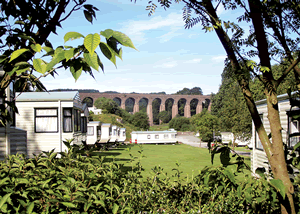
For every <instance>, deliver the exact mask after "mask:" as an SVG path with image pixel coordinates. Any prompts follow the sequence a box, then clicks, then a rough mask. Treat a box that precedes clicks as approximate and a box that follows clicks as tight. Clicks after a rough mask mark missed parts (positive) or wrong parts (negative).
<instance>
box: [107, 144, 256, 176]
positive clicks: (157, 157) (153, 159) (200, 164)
mask: <svg viewBox="0 0 300 214" xmlns="http://www.w3.org/2000/svg"><path fill="white" fill-rule="evenodd" d="M128 149H129V151H128ZM141 150H142V154H143V155H144V156H145V157H142V158H141V164H142V166H143V168H144V169H145V171H144V172H143V173H142V175H143V176H144V177H145V176H150V175H151V171H152V170H151V169H152V168H154V167H155V166H160V167H161V168H163V169H164V170H163V172H165V173H167V176H169V177H172V175H174V173H175V172H174V171H172V169H173V168H176V162H178V163H179V164H180V166H179V170H180V171H182V176H183V177H188V178H191V177H192V176H193V175H194V176H195V175H196V174H198V173H199V171H200V170H201V169H203V168H204V167H205V166H211V165H212V164H211V158H210V154H209V152H208V150H207V149H204V148H196V147H192V146H189V145H185V144H178V145H141V147H140V146H139V145H127V146H125V145H124V146H121V147H119V148H116V149H112V150H110V151H106V152H101V156H106V158H107V161H111V160H112V159H114V160H115V161H116V162H117V163H123V164H124V166H125V168H127V170H130V167H131V164H132V163H130V155H129V154H132V155H133V156H134V157H137V158H140V157H141V155H140V153H139V151H141ZM245 159H246V162H247V163H248V165H250V158H248V157H247V158H245ZM136 161H137V160H135V161H134V162H133V163H135V162H136ZM219 165H221V164H220V160H219V156H218V155H216V157H215V160H214V166H219ZM230 167H231V169H232V170H234V169H236V166H230ZM245 172H246V171H245ZM247 174H250V172H247Z"/></svg>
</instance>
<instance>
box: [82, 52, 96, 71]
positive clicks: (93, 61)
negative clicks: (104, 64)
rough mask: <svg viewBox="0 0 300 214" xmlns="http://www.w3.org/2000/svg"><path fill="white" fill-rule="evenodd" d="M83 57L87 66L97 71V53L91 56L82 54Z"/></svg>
mask: <svg viewBox="0 0 300 214" xmlns="http://www.w3.org/2000/svg"><path fill="white" fill-rule="evenodd" d="M83 57H84V59H85V61H86V62H87V64H88V65H89V66H91V67H92V68H94V69H95V70H97V71H99V64H98V55H97V53H94V54H93V55H91V54H90V53H84V54H83Z"/></svg>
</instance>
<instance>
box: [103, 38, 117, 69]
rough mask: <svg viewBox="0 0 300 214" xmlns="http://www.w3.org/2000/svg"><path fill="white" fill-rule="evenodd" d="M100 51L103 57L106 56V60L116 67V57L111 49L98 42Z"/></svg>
mask: <svg viewBox="0 0 300 214" xmlns="http://www.w3.org/2000/svg"><path fill="white" fill-rule="evenodd" d="M100 49H101V51H102V53H103V54H104V56H106V58H107V59H109V60H110V61H111V62H112V63H114V65H115V66H116V67H117V64H116V56H115V54H114V52H113V51H112V50H111V48H110V47H109V46H108V45H107V44H106V43H104V42H100Z"/></svg>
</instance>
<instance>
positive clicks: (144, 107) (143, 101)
mask: <svg viewBox="0 0 300 214" xmlns="http://www.w3.org/2000/svg"><path fill="white" fill-rule="evenodd" d="M147 106H148V99H147V98H144V97H143V98H142V99H140V101H139V111H142V112H146V113H147Z"/></svg>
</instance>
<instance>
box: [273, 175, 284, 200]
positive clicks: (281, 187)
mask: <svg viewBox="0 0 300 214" xmlns="http://www.w3.org/2000/svg"><path fill="white" fill-rule="evenodd" d="M270 183H271V185H272V186H273V187H275V189H276V190H277V191H278V192H279V193H280V195H281V196H282V198H283V200H284V199H285V186H284V184H283V182H282V180H280V179H272V180H270Z"/></svg>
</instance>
